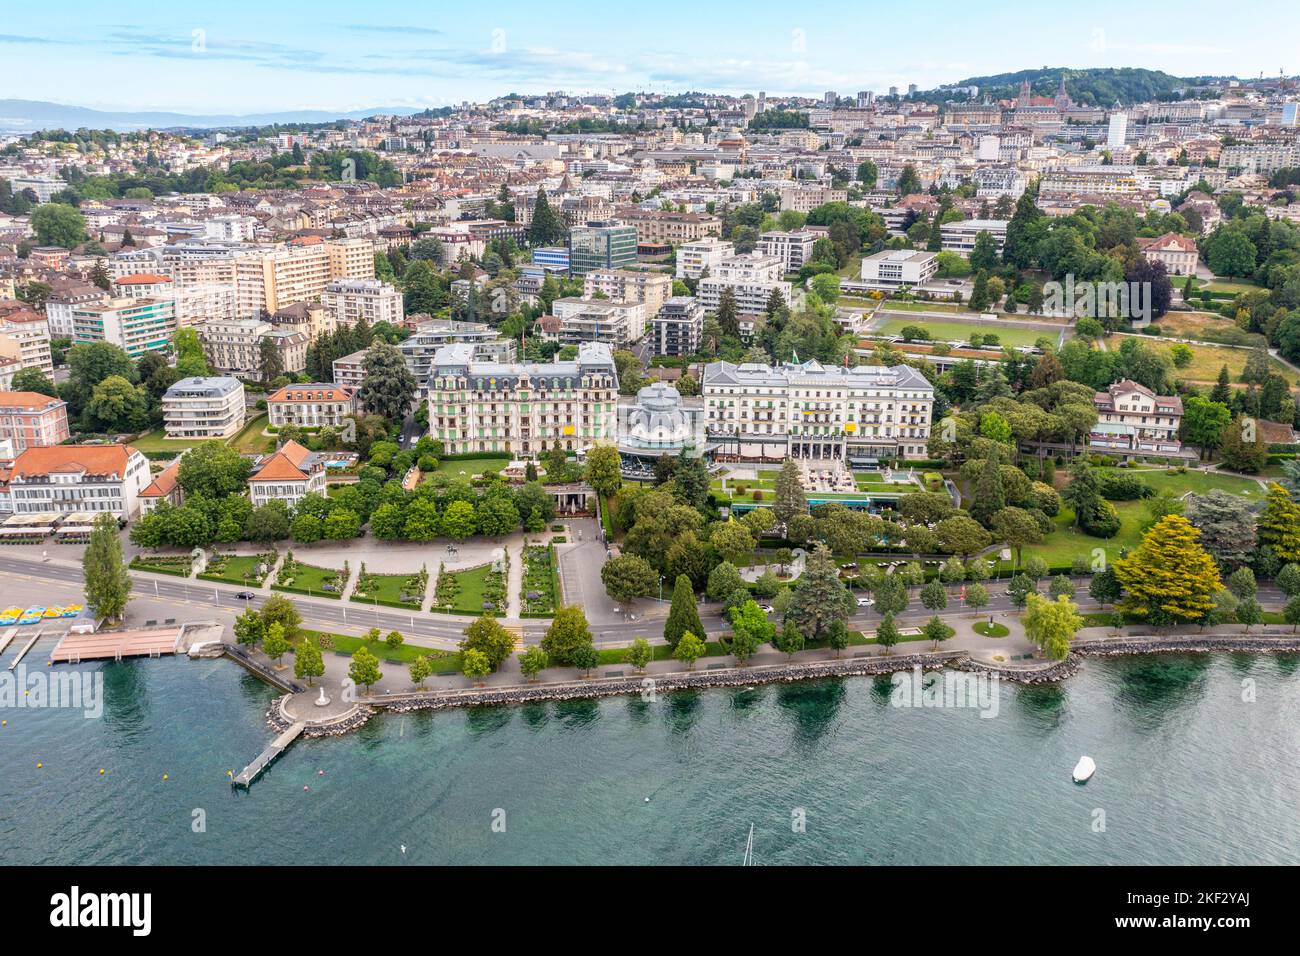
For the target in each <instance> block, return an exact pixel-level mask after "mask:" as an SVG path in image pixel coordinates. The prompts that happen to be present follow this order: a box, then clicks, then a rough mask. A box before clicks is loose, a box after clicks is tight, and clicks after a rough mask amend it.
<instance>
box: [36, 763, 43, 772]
mask: <svg viewBox="0 0 1300 956" xmlns="http://www.w3.org/2000/svg"><path fill="white" fill-rule="evenodd" d="M44 766H45V764H43V763H38V764H37V765H36V769H37V770H40V769H41V768H42V767H44Z"/></svg>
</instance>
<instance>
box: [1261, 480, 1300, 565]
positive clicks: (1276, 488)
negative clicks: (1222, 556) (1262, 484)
mask: <svg viewBox="0 0 1300 956" xmlns="http://www.w3.org/2000/svg"><path fill="white" fill-rule="evenodd" d="M1257 528H1258V533H1259V543H1260V544H1261V545H1268V546H1269V547H1271V548H1272V549H1273V553H1274V554H1275V555H1276V556H1277V558H1278V559H1279V560H1281V561H1288V562H1290V561H1300V504H1298V503H1297V502H1296V501H1295V500H1294V499H1293V498H1292V497H1291V493H1290V492H1289V491H1287V490H1286V489H1285V488H1283V487H1282V486H1281V485H1279V484H1277V483H1276V482H1270V483H1269V486H1268V499H1267V501H1266V503H1265V505H1264V510H1263V511H1262V512H1261V513H1260V516H1259V521H1258V524H1257Z"/></svg>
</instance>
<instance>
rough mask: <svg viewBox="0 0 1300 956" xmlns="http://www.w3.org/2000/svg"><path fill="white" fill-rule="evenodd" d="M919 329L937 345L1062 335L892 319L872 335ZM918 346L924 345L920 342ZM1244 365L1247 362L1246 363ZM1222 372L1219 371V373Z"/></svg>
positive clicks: (986, 325) (1012, 341) (975, 324)
mask: <svg viewBox="0 0 1300 956" xmlns="http://www.w3.org/2000/svg"><path fill="white" fill-rule="evenodd" d="M909 325H915V326H918V327H920V328H923V329H925V330H926V331H927V332H929V333H930V335H931V336H933V339H932V341H935V342H957V341H961V342H969V341H970V337H971V336H972V335H988V334H990V333H991V334H993V335H996V336H997V337H998V343H999V345H1010V346H1013V347H1014V346H1021V345H1033V344H1034V343H1035V342H1037V341H1038V340H1039V339H1042V338H1047V339H1053V340H1055V338H1056V336H1057V335H1058V334H1059V333H1054V332H1046V331H1039V330H1038V329H1022V328H1019V327H1018V326H1003V325H999V326H991V325H989V323H987V322H959V321H952V322H935V321H933V320H931V319H924V318H922V319H902V318H890V319H886V320H885V321H883V322H879V323H877V324H876V325H875V326H874V327H873V328H871V329H870V330H869V331H870V332H871V333H872V334H875V335H901V334H902V331H903V329H904V328H906V327H907V326H909ZM915 344H924V343H922V342H918V343H915ZM1243 362H1244V359H1243ZM1215 371H1216V372H1217V371H1218V370H1217V369H1216V370H1215Z"/></svg>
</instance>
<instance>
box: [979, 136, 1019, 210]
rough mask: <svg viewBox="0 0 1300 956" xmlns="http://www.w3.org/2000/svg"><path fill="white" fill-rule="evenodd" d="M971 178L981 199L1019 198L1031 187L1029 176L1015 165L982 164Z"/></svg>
mask: <svg viewBox="0 0 1300 956" xmlns="http://www.w3.org/2000/svg"><path fill="white" fill-rule="evenodd" d="M986 138H989V137H986ZM991 138H993V139H996V137H991ZM982 145H983V143H982V142H981V146H982ZM971 179H972V181H973V182H974V183H975V195H976V197H977V198H979V199H999V198H1001V197H1002V196H1008V197H1010V198H1011V199H1019V198H1020V196H1021V194H1023V193H1024V191H1025V190H1026V189H1027V188H1028V187H1029V177H1027V176H1026V175H1025V174H1024V173H1022V172H1021V171H1020V170H1019V169H1017V168H1016V167H1015V166H981V167H979V168H978V169H976V170H975V172H974V173H973V174H972V175H971Z"/></svg>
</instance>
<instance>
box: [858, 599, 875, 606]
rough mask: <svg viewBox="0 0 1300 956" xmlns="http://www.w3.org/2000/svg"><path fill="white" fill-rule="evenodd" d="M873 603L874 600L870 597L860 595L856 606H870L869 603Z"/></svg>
mask: <svg viewBox="0 0 1300 956" xmlns="http://www.w3.org/2000/svg"><path fill="white" fill-rule="evenodd" d="M875 603H876V602H875V601H873V600H871V598H869V597H860V598H858V607H871V605H873V604H875Z"/></svg>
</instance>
